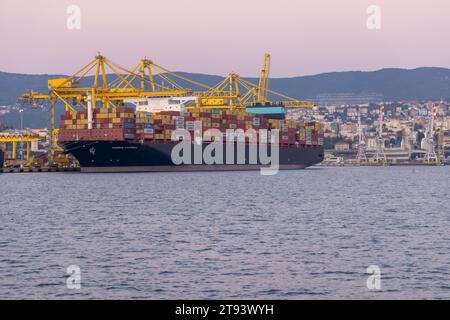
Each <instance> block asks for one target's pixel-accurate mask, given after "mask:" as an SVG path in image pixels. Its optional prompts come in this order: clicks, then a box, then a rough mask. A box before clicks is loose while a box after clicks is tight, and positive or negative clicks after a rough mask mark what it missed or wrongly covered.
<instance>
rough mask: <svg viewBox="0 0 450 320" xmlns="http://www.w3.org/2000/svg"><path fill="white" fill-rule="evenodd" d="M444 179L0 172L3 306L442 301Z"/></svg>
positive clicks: (431, 171) (388, 172) (446, 224)
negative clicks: (86, 301)
mask: <svg viewBox="0 0 450 320" xmlns="http://www.w3.org/2000/svg"><path fill="white" fill-rule="evenodd" d="M449 181H450V167H442V168H414V169H413V168H312V169H308V170H303V171H285V172H280V173H279V174H278V175H277V176H272V177H269V176H260V175H259V172H231V173H230V172H227V173H149V174H73V173H70V174H66V173H53V174H45V173H40V174H39V173H38V174H6V175H5V174H4V175H0V194H1V198H0V298H7V299H9V298H31V299H35V298H58V299H59V298H69V299H72V298H76V299H78V298H114V299H116V298H119V299H121V298H151V299H166V298H171V299H185V298H186V299H187V298H189V299H194V298H199V299H208V298H210V299H214V298H216V299H220V298H231V299H249V298H262V299H279V298H281V299H318V298H320V299H329V298H350V299H360V298H369V299H380V298H388V299H398V298H407V299H412V298H418V299H422V298H426V299H428V298H440V299H450V206H449V199H448V198H449V183H450V182H449ZM72 264H76V265H78V266H80V268H81V286H82V288H81V289H80V290H73V289H72V290H70V289H68V288H67V287H66V279H67V274H66V268H67V267H68V266H69V265H72ZM369 265H378V266H379V267H380V269H381V290H379V291H371V290H368V289H367V287H366V280H367V277H368V276H369V275H368V274H366V269H367V267H368V266H369Z"/></svg>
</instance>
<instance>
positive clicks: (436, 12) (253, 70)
mask: <svg viewBox="0 0 450 320" xmlns="http://www.w3.org/2000/svg"><path fill="white" fill-rule="evenodd" d="M71 4H76V5H79V6H80V8H81V13H82V15H81V30H68V29H67V27H66V20H67V17H68V14H67V13H66V8H67V6H68V5H71ZM371 4H376V5H379V6H380V7H381V9H382V29H381V30H379V31H373V30H368V29H367V27H366V20H367V14H366V9H367V7H368V6H369V5H371ZM449 16H450V1H448V0H428V1H422V0H270V1H269V0H226V1H216V0H190V1H188V0H147V1H145V0H126V1H125V0H109V1H107V0H70V1H67V0H28V1H24V0H0V40H1V42H0V43H1V49H0V71H7V72H19V73H66V74H68V73H73V72H75V71H76V70H77V69H78V68H79V67H81V66H83V65H84V64H85V63H87V62H88V61H90V59H92V58H93V57H94V56H95V54H96V53H97V52H98V51H101V52H102V54H103V55H105V56H107V57H108V58H109V59H110V60H112V61H114V62H116V63H118V64H119V65H122V66H124V67H127V68H128V67H131V66H132V65H134V64H135V63H136V62H137V61H138V60H139V59H140V58H142V57H144V56H147V57H149V58H151V59H152V60H154V61H155V62H156V63H158V64H160V65H162V66H165V67H167V68H169V69H171V70H182V71H188V72H199V73H211V74H220V75H224V74H227V73H229V72H231V71H234V72H236V73H238V74H241V75H243V76H256V75H257V74H258V69H259V65H260V64H261V60H262V56H263V53H264V52H265V51H269V52H270V53H271V54H272V76H275V77H281V76H296V75H306V74H316V73H321V72H330V71H344V70H376V69H380V68H386V67H401V68H416V67H420V66H439V67H447V68H450V41H449V40H448V35H449V32H450V19H449Z"/></svg>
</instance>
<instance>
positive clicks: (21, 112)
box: [19, 108, 25, 160]
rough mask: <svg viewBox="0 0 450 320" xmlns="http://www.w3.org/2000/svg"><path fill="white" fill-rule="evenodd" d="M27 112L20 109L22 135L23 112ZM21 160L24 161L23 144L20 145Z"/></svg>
mask: <svg viewBox="0 0 450 320" xmlns="http://www.w3.org/2000/svg"><path fill="white" fill-rule="evenodd" d="M24 111H25V110H24V109H23V108H20V109H19V113H20V134H22V131H23V112H24ZM19 152H20V160H23V142H21V143H20V151H19Z"/></svg>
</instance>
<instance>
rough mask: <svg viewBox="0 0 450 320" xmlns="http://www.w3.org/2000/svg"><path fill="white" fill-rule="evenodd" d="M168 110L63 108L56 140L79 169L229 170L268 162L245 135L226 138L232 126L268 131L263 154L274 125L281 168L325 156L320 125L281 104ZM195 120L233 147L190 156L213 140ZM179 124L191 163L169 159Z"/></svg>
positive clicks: (300, 165)
mask: <svg viewBox="0 0 450 320" xmlns="http://www.w3.org/2000/svg"><path fill="white" fill-rule="evenodd" d="M172 107H173V105H172ZM171 109H172V110H167V108H165V109H163V110H158V111H157V112H154V111H155V110H154V109H151V110H149V109H148V108H146V107H145V105H143V104H142V103H140V104H139V105H137V106H136V107H118V108H101V109H99V108H98V109H93V110H84V111H75V110H71V111H67V112H66V113H65V114H63V115H62V116H61V123H60V130H59V134H58V144H59V145H60V146H61V147H62V148H63V149H64V151H65V152H66V153H69V154H71V155H72V156H73V157H74V158H75V159H76V160H78V162H79V165H80V171H81V172H157V171H227V170H258V169H261V168H264V167H268V166H269V165H268V164H267V161H266V162H265V161H264V159H262V156H261V155H260V152H259V149H260V148H261V145H260V144H257V145H256V146H254V145H253V144H252V143H251V142H250V141H249V139H245V138H244V139H243V140H242V139H241V141H239V137H238V136H236V135H235V136H233V137H230V135H229V134H228V133H229V131H230V130H231V129H234V130H236V132H238V131H237V130H238V129H241V130H242V131H244V132H247V130H249V129H254V131H253V132H257V133H258V139H262V138H263V137H262V136H261V135H260V133H261V132H266V135H267V136H269V138H268V140H266V141H267V156H271V155H272V154H271V146H272V142H273V141H272V142H271V140H270V135H271V132H273V130H277V132H279V143H278V144H277V146H278V147H279V148H278V155H279V158H278V165H279V166H278V168H279V169H304V168H306V167H309V166H312V165H315V164H317V163H320V162H321V161H322V160H323V157H324V149H323V132H322V128H321V125H320V124H319V123H305V122H301V121H296V120H290V119H286V118H285V116H284V111H283V110H280V107H276V108H274V107H260V108H253V109H252V108H247V109H243V110H242V109H227V110H223V109H202V108H197V109H195V108H194V109H191V110H189V111H186V110H184V109H182V108H178V110H173V108H171ZM261 109H263V112H261ZM199 123H200V124H201V127H202V131H203V132H205V131H207V130H208V129H217V130H219V131H220V132H221V133H222V134H223V136H224V138H223V140H222V142H223V145H224V146H225V145H226V142H227V141H229V140H232V141H233V146H232V147H231V148H229V149H227V148H226V147H224V148H223V152H222V154H221V155H219V154H218V155H217V157H216V160H215V161H214V162H213V163H211V162H210V161H209V162H208V161H206V160H205V159H203V158H202V159H200V161H198V160H196V159H194V158H195V157H194V155H195V148H200V149H201V151H202V152H203V151H204V150H205V149H206V148H208V145H210V144H211V143H212V142H211V141H204V140H202V139H198V137H197V136H196V132H195V130H196V124H197V125H198V124H199ZM177 129H184V130H185V132H188V133H189V134H190V138H191V140H190V141H191V144H190V148H191V152H190V153H191V160H192V161H190V162H189V161H188V162H187V163H182V164H180V163H176V162H174V160H173V157H172V151H173V148H174V147H175V146H176V145H177V144H178V143H180V141H174V139H173V137H172V135H173V133H174V130H177ZM260 130H262V131H260ZM227 131H228V133H227ZM231 131H233V130H231ZM216 132H217V131H216ZM264 139H267V137H266V136H264ZM239 147H242V148H243V149H241V150H243V152H241V154H244V155H245V156H244V157H240V158H239V157H238V152H237V151H238V148H239ZM253 147H254V148H256V149H253V150H257V151H258V152H256V158H255V157H253V158H252V156H251V155H250V154H251V152H252V151H251V150H252V148H253Z"/></svg>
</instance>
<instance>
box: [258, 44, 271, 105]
mask: <svg viewBox="0 0 450 320" xmlns="http://www.w3.org/2000/svg"><path fill="white" fill-rule="evenodd" d="M269 74H270V53H265V54H264V59H263V64H262V66H261V71H260V74H259V85H258V95H257V99H256V100H257V102H258V103H261V104H265V103H266V100H267V92H268V91H267V90H268V89H269Z"/></svg>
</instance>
